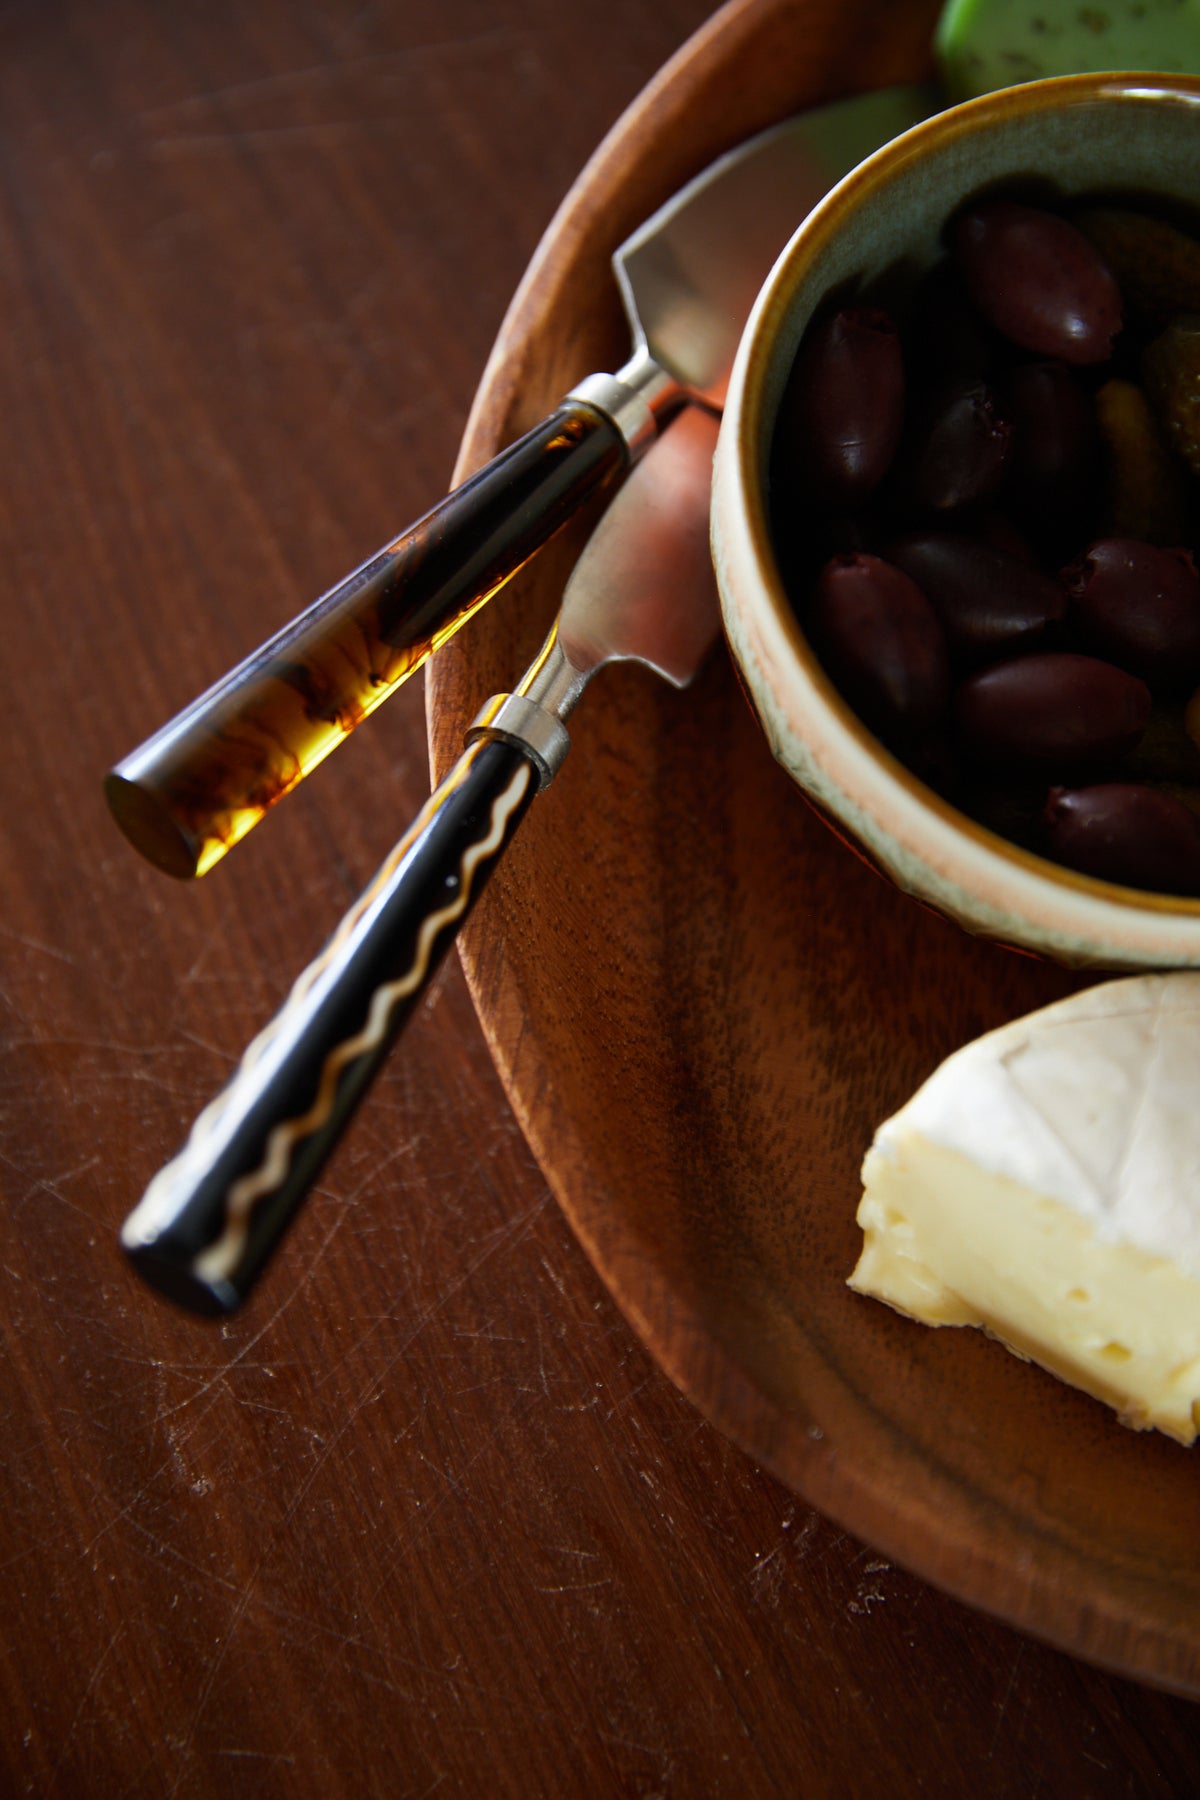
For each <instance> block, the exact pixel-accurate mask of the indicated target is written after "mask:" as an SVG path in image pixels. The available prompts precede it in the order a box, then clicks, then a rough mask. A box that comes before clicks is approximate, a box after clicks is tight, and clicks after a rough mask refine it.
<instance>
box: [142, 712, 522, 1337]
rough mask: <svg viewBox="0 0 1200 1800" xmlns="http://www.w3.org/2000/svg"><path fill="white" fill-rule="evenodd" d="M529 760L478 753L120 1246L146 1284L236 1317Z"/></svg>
mask: <svg viewBox="0 0 1200 1800" xmlns="http://www.w3.org/2000/svg"><path fill="white" fill-rule="evenodd" d="M538 779H539V778H538V773H537V769H536V767H535V765H534V764H533V762H532V761H530V759H529V758H528V757H527V756H526V755H525V753H524V752H523V751H522V750H520V749H518V748H517V747H515V746H514V745H512V744H510V743H506V742H500V741H497V740H494V739H491V740H483V741H480V742H478V743H475V744H472V746H471V748H470V749H469V750H467V751H466V752H465V753H464V755H463V756H462V757H461V758H460V759H459V761H458V763H457V764H456V765H455V767H454V769H453V770H452V771H451V773H450V774H449V775H448V776H447V778H446V780H445V781H444V782H443V783H442V784H441V786H440V787H439V788H438V789H437V790H436V792H435V793H434V794H433V795H432V797H431V798H430V800H429V801H428V802H427V804H426V805H425V807H424V808H423V810H422V811H421V813H420V814H419V815H418V816H417V818H416V820H415V821H414V822H413V824H412V826H411V827H410V829H409V830H408V831H407V832H406V833H405V835H404V837H403V838H401V840H400V842H399V843H398V844H397V845H396V847H395V849H394V850H393V851H392V853H391V855H390V856H389V857H388V859H387V861H386V862H385V863H384V864H383V866H382V868H381V869H380V870H379V872H378V874H377V875H376V876H375V878H374V880H373V881H372V882H371V883H370V885H369V886H368V887H367V888H366V889H365V891H364V892H363V893H362V894H361V895H360V896H359V899H358V900H357V901H356V903H355V904H354V906H353V907H352V908H351V909H350V911H349V912H348V913H347V914H346V917H345V918H344V919H343V920H342V923H341V924H340V926H339V927H338V929H337V931H336V932H335V933H334V935H333V936H332V937H331V938H330V940H329V942H328V944H326V946H325V948H324V950H322V952H321V953H320V955H319V956H318V957H317V958H316V960H315V961H314V962H312V963H311V964H310V965H309V967H308V968H307V969H306V970H305V972H304V974H303V975H302V976H301V977H300V979H299V980H298V981H297V983H296V985H295V987H294V988H293V989H292V992H291V994H290V995H289V997H288V999H287V1000H286V1002H285V1003H284V1005H283V1007H282V1008H281V1010H280V1011H279V1012H278V1013H277V1014H276V1016H275V1018H274V1019H273V1021H272V1022H271V1024H270V1025H268V1026H267V1027H266V1029H265V1030H264V1031H263V1032H261V1033H260V1035H259V1036H258V1037H257V1038H256V1039H255V1040H254V1042H253V1043H252V1044H251V1046H250V1048H249V1049H248V1050H247V1052H246V1054H245V1056H244V1057H243V1059H242V1062H241V1065H240V1067H239V1068H238V1070H237V1072H236V1074H235V1075H234V1077H233V1079H232V1081H230V1083H229V1084H228V1086H227V1087H225V1088H224V1089H223V1090H222V1091H221V1093H219V1094H218V1095H217V1097H216V1099H215V1100H214V1101H213V1102H212V1103H211V1105H209V1106H208V1107H207V1108H206V1109H205V1111H204V1112H202V1113H201V1115H200V1117H199V1118H198V1119H197V1120H196V1123H195V1125H194V1126H193V1128H192V1133H191V1136H190V1137H189V1139H188V1141H187V1143H186V1144H185V1145H184V1147H183V1149H182V1150H181V1151H180V1153H179V1155H178V1156H177V1157H175V1158H174V1160H173V1161H172V1162H169V1163H168V1164H167V1165H166V1167H165V1168H164V1169H162V1170H160V1172H159V1173H158V1175H156V1176H155V1178H154V1180H153V1181H152V1182H151V1183H150V1186H149V1187H148V1188H147V1189H146V1193H145V1195H144V1196H143V1199H142V1201H141V1203H140V1205H139V1206H138V1207H137V1208H136V1209H135V1210H134V1211H133V1212H132V1213H131V1214H130V1216H129V1218H128V1219H127V1220H126V1222H125V1227H124V1229H123V1231H122V1234H121V1238H122V1243H123V1244H124V1246H125V1249H126V1250H127V1252H128V1253H129V1255H130V1257H131V1259H132V1261H133V1262H134V1264H135V1266H136V1267H137V1268H138V1270H139V1271H140V1272H141V1274H142V1275H143V1276H144V1277H145V1278H146V1280H147V1281H148V1282H150V1284H151V1285H152V1286H154V1287H156V1288H158V1289H160V1290H161V1291H162V1292H163V1293H165V1294H167V1295H169V1296H170V1297H171V1298H172V1299H173V1300H176V1301H178V1302H179V1303H180V1304H182V1305H184V1306H187V1307H189V1308H190V1309H191V1310H192V1311H195V1312H201V1313H206V1314H209V1315H213V1314H222V1313H228V1312H232V1311H233V1310H234V1309H235V1308H236V1307H237V1306H239V1305H240V1303H241V1302H242V1300H243V1299H244V1298H245V1296H246V1294H247V1293H248V1292H249V1290H250V1287H251V1285H252V1284H253V1282H254V1281H255V1279H256V1278H257V1276H258V1275H259V1273H260V1272H261V1270H262V1268H263V1265H264V1264H265V1262H266V1260H267V1258H268V1256H269V1255H270V1254H271V1251H272V1250H273V1249H274V1247H275V1245H276V1244H277V1243H278V1242H279V1240H280V1238H281V1237H282V1236H283V1233H284V1231H285V1229H286V1227H287V1225H288V1223H289V1221H290V1220H291V1218H292V1216H293V1214H294V1213H295V1211H296V1208H297V1207H298V1206H299V1204H300V1202H301V1200H302V1199H303V1198H304V1195H305V1193H306V1191H307V1190H308V1188H309V1187H310V1185H311V1184H312V1182H313V1180H314V1179H315V1177H316V1174H317V1171H318V1170H319V1168H320V1167H321V1164H322V1163H323V1162H324V1160H325V1158H326V1156H327V1155H328V1154H329V1152H330V1150H331V1149H332V1148H333V1146H334V1144H335V1143H336V1141H337V1139H338V1137H339V1136H340V1134H341V1132H342V1130H343V1128H344V1126H345V1125H346V1123H347V1121H348V1120H349V1118H350V1116H351V1114H352V1113H353V1111H354V1109H355V1107H356V1106H357V1105H358V1102H359V1101H360V1100H361V1098H362V1096H363V1094H364V1093H365V1092H366V1090H367V1087H368V1086H369V1084H370V1081H371V1078H372V1076H373V1075H374V1074H375V1073H376V1071H377V1069H378V1068H379V1065H380V1064H381V1062H382V1061H383V1059H384V1057H385V1055H386V1054H387V1051H388V1049H389V1047H390V1046H391V1044H392V1042H393V1040H394V1039H395V1037H396V1035H397V1033H398V1032H399V1031H400V1029H401V1027H402V1026H403V1024H404V1022H405V1020H406V1019H407V1018H408V1016H409V1014H410V1013H411V1012H412V1009H413V1007H414V1006H415V1005H416V1003H417V1001H418V1000H419V999H420V996H421V994H422V993H423V991H424V989H425V987H426V986H427V984H428V982H429V980H430V977H431V976H432V974H433V973H434V971H435V969H436V968H437V966H438V964H439V962H440V961H441V959H442V957H443V955H444V954H445V952H446V950H447V949H448V948H449V946H450V944H451V943H452V942H453V940H454V937H455V934H456V933H457V931H458V928H459V926H460V925H461V924H462V921H463V920H464V919H465V918H466V916H467V914H468V913H469V911H470V909H471V907H472V905H473V903H474V901H475V900H476V899H477V898H478V896H479V893H480V890H481V889H482V887H483V885H484V883H485V881H486V880H487V877H488V875H489V874H490V872H491V870H492V869H493V868H494V867H495V865H496V863H497V861H498V860H499V858H500V855H501V853H502V852H503V850H504V849H505V847H506V845H507V844H508V843H509V841H510V840H511V838H512V836H513V833H514V832H515V830H516V828H517V826H518V824H519V823H520V821H521V819H522V817H523V816H524V814H525V811H526V809H527V807H528V806H529V803H530V801H531V800H532V799H533V796H534V794H535V793H536V792H537V789H538Z"/></svg>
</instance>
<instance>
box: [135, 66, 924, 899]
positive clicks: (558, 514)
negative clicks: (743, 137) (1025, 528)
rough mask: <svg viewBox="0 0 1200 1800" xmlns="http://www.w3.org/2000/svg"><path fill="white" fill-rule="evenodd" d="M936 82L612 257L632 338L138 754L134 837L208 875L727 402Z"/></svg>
mask: <svg viewBox="0 0 1200 1800" xmlns="http://www.w3.org/2000/svg"><path fill="white" fill-rule="evenodd" d="M932 104H933V102H932V99H931V96H930V94H929V93H928V91H926V90H923V89H889V90H886V91H884V92H881V93H877V94H868V95H862V96H859V97H857V98H856V99H853V100H847V101H841V102H838V103H837V104H836V105H834V106H830V107H825V108H822V109H821V110H820V111H818V112H813V113H809V114H805V115H802V116H801V117H799V118H798V119H795V120H791V121H789V122H788V123H786V124H784V125H782V126H779V127H775V128H773V129H772V130H771V131H769V132H766V133H763V134H762V135H760V136H759V137H756V138H754V139H751V140H750V142H749V143H747V144H745V145H743V146H742V147H741V148H740V149H738V150H735V151H732V152H731V153H730V154H728V155H727V156H724V157H722V158H721V159H720V160H719V161H718V162H716V163H715V164H714V165H713V166H712V167H711V168H710V169H709V170H707V171H706V172H705V173H704V174H703V175H701V176H699V177H698V178H697V179H696V180H695V181H693V182H691V183H689V185H688V186H687V187H685V188H684V189H683V190H682V191H681V192H680V193H679V194H677V195H676V196H675V198H674V199H672V200H671V201H669V202H668V203H667V204H666V205H665V206H664V207H662V208H661V209H660V210H659V211H658V212H657V213H655V214H654V216H653V217H652V218H651V219H649V220H648V221H647V222H646V224H644V225H643V226H642V227H641V228H640V229H639V230H638V231H637V232H635V233H634V235H633V236H632V237H631V238H630V239H628V241H627V242H626V243H625V244H623V245H622V246H621V248H620V249H619V250H618V251H617V253H616V255H615V257H614V259H613V266H614V270H615V273H616V277H617V281H618V284H619V286H620V289H621V292H622V295H623V297H624V301H625V306H626V310H627V312H628V314H629V322H630V327H631V331H632V335H633V354H632V356H631V358H630V360H629V361H628V362H627V363H626V364H625V365H624V367H623V368H622V369H621V370H619V371H618V373H617V374H616V375H615V376H614V375H592V376H588V377H587V378H586V379H585V380H584V381H582V382H581V383H580V384H579V385H578V386H577V387H575V388H574V389H573V390H572V391H571V393H570V394H569V395H568V396H567V397H566V399H565V400H564V402H563V403H562V405H561V406H560V407H559V408H558V409H557V411H555V412H554V413H552V414H551V416H550V417H549V418H548V419H547V420H545V421H544V422H543V423H542V424H541V425H538V426H535V428H534V429H533V430H532V431H531V432H529V433H528V434H527V435H526V436H525V437H524V438H522V439H521V440H520V441H519V442H518V443H516V444H514V445H512V446H510V447H509V448H508V449H507V450H504V451H502V452H501V453H500V455H499V456H497V457H496V458H495V459H494V461H492V462H491V463H489V464H488V465H487V467H486V468H485V469H483V470H481V471H480V472H479V473H478V474H477V475H475V476H473V477H472V478H471V479H470V480H469V481H467V482H465V483H464V484H463V486H462V487H460V488H458V489H456V490H455V492H454V493H453V494H451V495H450V496H449V498H448V499H446V500H445V501H443V502H442V504H441V505H440V506H438V507H436V508H435V509H434V511H433V512H431V513H429V514H427V516H426V517H425V518H424V519H422V520H421V521H419V523H418V524H416V525H415V526H413V527H412V528H411V529H410V530H409V531H407V532H405V533H404V534H403V535H402V536H401V537H399V538H397V539H396V540H395V541H394V542H393V543H391V544H388V545H387V546H386V547H385V548H384V549H383V550H381V551H380V552H379V553H378V554H377V555H376V556H374V557H372V558H371V559H370V561H369V562H367V563H364V564H363V566H362V567H361V568H360V569H358V570H356V571H355V572H354V573H353V574H352V575H350V576H348V577H347V579H346V580H345V581H343V582H342V583H341V584H340V585H339V586H337V587H335V588H333V589H331V591H330V592H329V593H328V594H326V595H325V596H324V597H323V598H322V599H320V600H318V601H317V602H316V604H315V605H314V606H312V607H310V608H309V609H308V611H307V612H305V613H303V614H301V615H300V617H299V618H297V619H296V620H294V621H293V622H292V623H291V624H290V625H287V626H285V627H284V629H283V630H282V631H281V632H279V633H278V634H277V635H276V636H275V637H274V638H272V639H271V640H270V641H269V642H268V643H267V644H265V645H264V646H263V647H262V648H261V649H259V650H257V651H255V652H254V653H253V654H252V655H251V656H249V657H248V658H247V659H246V660H245V661H244V662H243V663H241V664H239V666H238V667H237V668H236V669H234V670H233V671H232V673H230V674H229V675H226V676H225V677H224V678H223V680H221V681H219V682H218V683H217V684H216V685H215V686H214V687H212V688H210V689H209V690H208V691H207V693H205V694H202V695H201V696H200V698H199V699H197V700H195V701H193V702H192V704H191V705H190V706H189V707H188V708H187V709H186V710H185V711H184V712H182V713H180V714H179V715H178V716H177V717H176V718H174V719H172V720H171V721H170V722H169V723H168V724H166V725H165V726H163V727H162V729H161V730H159V731H158V732H156V733H155V734H154V736H153V737H151V738H149V739H148V740H147V741H146V742H145V743H144V744H142V745H141V746H140V748H139V749H137V750H135V751H133V752H132V754H131V755H129V756H127V757H126V758H125V759H124V761H123V762H121V763H119V764H118V765H117V767H116V768H115V769H113V770H112V771H111V772H110V774H109V775H108V777H107V779H106V783H105V792H106V795H107V798H108V802H109V806H110V808H111V810H112V813H113V816H114V817H115V819H116V821H117V823H118V825H119V826H120V827H121V829H122V830H123V831H124V832H125V835H126V836H127V837H128V838H129V840H130V842H131V843H132V844H133V845H134V846H135V848H136V849H138V850H140V851H141V852H142V854H143V855H144V856H146V857H147V858H148V859H149V860H150V861H151V862H153V863H155V864H156V865H157V866H158V867H159V868H161V869H164V870H166V871H167V873H168V874H172V875H179V876H191V875H202V874H204V872H205V871H206V870H207V869H209V868H211V867H212V866H213V864H214V863H216V862H217V861H219V860H220V858H221V857H222V856H224V854H225V852H226V851H227V850H228V849H230V847H231V846H232V845H233V844H235V843H237V842H238V840H239V839H240V838H242V837H244V836H245V834H246V833H247V832H248V831H249V830H251V828H252V827H253V826H254V825H255V824H257V822H258V821H259V819H261V818H262V816H263V814H264V813H265V812H266V811H267V809H268V807H270V806H271V805H273V804H274V802H275V801H276V800H278V799H280V798H281V797H282V796H283V795H284V794H286V793H287V792H289V790H290V789H291V788H293V787H294V786H295V785H296V784H297V782H299V781H301V780H302V779H303V777H304V776H305V775H307V774H308V773H309V772H310V770H312V769H313V768H315V767H316V765H317V764H318V763H319V762H321V761H322V760H323V759H324V757H326V756H327V755H328V754H329V752H330V751H331V750H333V749H334V748H335V747H336V746H337V745H338V744H339V743H341V742H342V741H343V740H344V739H345V738H346V737H347V736H348V735H349V733H350V732H351V731H353V729H354V728H355V726H356V725H358V724H359V723H360V722H361V721H362V720H363V719H364V718H366V717H367V715H368V714H369V713H371V712H373V711H374V709H375V707H376V706H378V705H379V703H380V702H381V701H382V700H384V699H386V698H387V696H388V694H390V693H392V692H393V691H394V689H395V688H396V687H397V686H398V685H399V684H400V682H402V681H403V680H404V679H405V677H406V676H408V675H410V674H411V673H412V672H413V670H414V669H416V668H418V667H420V665H421V664H422V663H423V662H424V661H425V659H426V657H427V656H429V654H430V653H431V652H432V651H433V650H435V649H437V647H438V646H439V645H440V644H441V643H444V642H445V640H446V638H448V637H449V636H450V635H451V634H452V633H453V632H454V631H456V630H457V629H458V628H459V626H460V625H462V624H463V623H464V622H465V621H466V620H467V619H468V618H470V616H471V614H472V613H473V612H475V611H476V610H477V609H478V607H480V606H481V605H483V603H484V602H485V601H486V600H487V599H489V598H490V597H491V595H492V594H494V593H495V592H496V591H497V589H498V588H500V587H502V586H503V585H504V583H505V582H506V581H508V580H509V579H510V578H511V576H512V575H514V574H515V573H516V571H517V570H518V569H520V568H521V567H522V566H523V565H524V564H525V563H526V562H527V561H528V560H529V558H530V557H531V556H532V555H534V553H535V552H536V551H537V550H538V549H540V548H541V546H542V545H543V544H544V543H545V542H546V541H547V539H548V538H550V537H551V536H552V535H553V534H554V532H555V531H557V530H558V529H559V527H560V526H561V525H563V524H564V523H565V522H566V521H567V519H568V518H570V516H571V515H572V513H573V512H575V511H576V510H577V508H578V507H579V506H580V505H581V504H582V503H583V502H584V501H585V500H586V499H588V498H590V497H592V496H594V495H595V494H597V493H599V492H600V491H601V490H602V489H604V488H606V487H611V486H612V485H613V484H614V483H615V482H616V480H617V478H618V477H619V476H620V474H621V473H622V471H623V470H624V469H625V468H627V467H628V466H629V464H630V463H631V462H632V461H634V460H636V458H637V457H638V456H639V455H640V454H641V452H642V451H643V450H644V449H645V447H646V446H647V445H648V444H649V443H650V442H652V441H653V439H654V437H655V435H656V434H657V432H658V430H659V427H660V425H661V424H662V423H663V422H664V421H665V420H666V419H667V418H668V417H669V416H670V415H671V414H672V413H673V412H674V411H675V410H677V408H678V407H679V405H680V404H681V403H682V402H683V401H685V400H687V399H694V400H699V401H701V402H703V403H705V404H707V405H709V406H713V407H718V408H719V407H720V405H721V404H722V401H723V399H724V393H725V383H726V380H727V378H728V374H729V370H730V368H731V366H732V362H733V355H734V351H735V350H736V347H737V342H738V339H739V337H740V335H741V331H742V327H743V324H744V322H745V320H746V318H747V316H748V314H749V311H750V306H751V304H752V302H753V299H754V296H755V294H756V293H757V291H758V289H759V287H760V286H761V284H762V282H763V280H764V279H765V277H766V275H767V273H768V271H769V269H770V267H771V264H772V263H773V261H774V260H775V257H776V256H777V255H778V253H779V252H780V250H782V248H783V246H784V245H785V243H786V242H787V240H788V239H789V238H790V236H791V234H792V232H793V231H794V230H795V228H796V227H797V226H798V225H799V224H800V222H801V220H802V219H803V218H804V216H805V214H806V213H807V212H808V211H809V210H811V208H812V206H813V205H814V204H815V203H816V201H817V200H818V199H819V198H820V197H821V196H822V195H823V194H824V193H825V192H826V191H827V190H828V189H829V187H830V186H832V185H833V183H834V182H835V181H836V180H837V179H838V178H839V177H840V176H841V175H843V174H845V173H846V172H847V170H849V169H850V168H852V167H853V166H854V165H855V164H856V163H857V162H859V161H860V160H861V159H862V158H863V157H864V156H865V155H867V154H868V153H869V152H870V151H872V150H874V149H877V148H878V147H879V146H880V145H881V144H883V143H884V142H886V141H887V140H888V139H889V138H891V137H894V136H896V135H897V134H898V133H899V132H900V131H902V130H904V129H906V128H907V126H909V125H912V124H915V123H916V122H917V120H918V119H920V118H921V117H923V116H925V114H926V113H928V112H929V111H930V109H931V106H932Z"/></svg>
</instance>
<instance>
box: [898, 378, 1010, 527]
mask: <svg viewBox="0 0 1200 1800" xmlns="http://www.w3.org/2000/svg"><path fill="white" fill-rule="evenodd" d="M1010 435H1011V428H1010V426H1009V423H1008V420H1007V419H1005V418H1003V417H1001V414H1000V409H999V407H998V406H997V404H996V398H995V395H994V394H993V393H992V391H991V389H990V388H989V387H987V386H986V385H985V384H984V383H983V382H982V381H960V382H955V383H954V384H953V385H952V386H950V387H948V388H945V389H943V390H942V391H941V392H940V393H939V394H938V396H937V398H936V399H935V400H934V401H933V402H932V403H931V404H930V405H929V406H928V407H926V408H925V409H923V416H922V417H921V419H920V420H919V422H918V423H917V424H916V425H915V427H914V429H913V431H912V433H911V435H910V437H909V440H908V442H907V444H906V447H905V467H904V471H903V476H902V484H903V493H904V498H905V499H906V500H908V501H910V502H911V503H912V504H913V505H915V506H918V507H921V508H923V509H924V510H926V511H929V512H937V513H949V512H956V511H957V510H958V509H959V508H961V507H964V506H971V505H973V504H974V503H975V502H976V501H978V500H984V499H986V498H987V497H988V495H989V494H994V493H995V491H996V489H997V488H998V487H999V486H1000V483H1001V481H1002V480H1003V477H1004V471H1005V468H1006V467H1007V464H1008V446H1009V437H1010Z"/></svg>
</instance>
